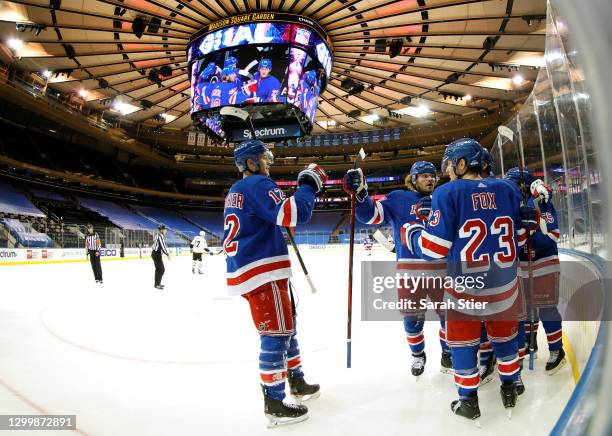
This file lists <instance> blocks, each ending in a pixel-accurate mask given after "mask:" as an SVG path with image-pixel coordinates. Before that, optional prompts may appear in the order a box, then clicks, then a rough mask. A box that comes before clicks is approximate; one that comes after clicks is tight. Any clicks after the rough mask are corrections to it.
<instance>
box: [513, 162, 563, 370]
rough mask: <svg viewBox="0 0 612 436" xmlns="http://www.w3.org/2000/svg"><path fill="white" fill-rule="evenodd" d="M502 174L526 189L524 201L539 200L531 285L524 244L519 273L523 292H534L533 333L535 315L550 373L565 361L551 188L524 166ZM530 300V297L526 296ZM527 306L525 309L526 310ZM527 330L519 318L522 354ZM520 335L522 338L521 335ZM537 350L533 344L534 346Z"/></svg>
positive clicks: (527, 325)
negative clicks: (545, 350)
mask: <svg viewBox="0 0 612 436" xmlns="http://www.w3.org/2000/svg"><path fill="white" fill-rule="evenodd" d="M505 178H506V179H507V180H510V181H512V182H513V183H515V184H516V186H519V187H520V186H521V185H522V186H524V187H525V189H526V190H528V193H526V194H527V195H529V194H530V195H529V197H530V198H529V199H528V200H527V205H529V206H533V205H534V200H535V199H536V198H540V202H539V211H540V216H539V225H538V227H537V229H536V230H535V231H532V232H530V236H529V245H531V263H532V276H533V287H534V289H533V290H532V289H531V287H530V280H529V256H528V252H527V246H525V247H523V250H521V251H520V258H521V277H522V278H523V286H524V288H525V289H526V290H527V292H526V295H527V296H529V295H530V292H532V291H533V292H534V296H533V299H534V302H535V308H536V311H535V315H536V319H535V324H534V327H535V333H534V334H537V327H538V324H539V323H538V319H540V320H542V325H543V326H544V331H545V332H546V339H547V342H548V351H549V358H548V362H547V363H546V371H547V372H548V373H549V374H550V375H553V374H555V373H556V372H557V371H559V369H561V368H562V367H563V365H565V362H566V361H565V350H564V349H563V342H562V340H561V338H562V335H563V331H562V323H561V314H560V313H559V310H558V309H557V305H558V304H559V276H560V272H561V269H560V264H559V252H558V249H557V243H558V242H559V223H558V219H557V211H556V210H555V207H554V206H553V204H552V201H551V199H552V189H551V188H550V187H549V186H548V185H546V184H545V183H544V182H543V181H542V180H540V179H534V177H533V175H532V174H531V172H530V171H529V170H527V169H523V170H521V169H519V168H511V169H509V170H508V172H507V173H506V176H505ZM527 304H528V305H529V304H530V300H529V299H528V300H527ZM530 309H531V307H528V310H527V313H528V314H530V313H531V312H530ZM530 334H531V323H530V322H529V321H527V322H525V321H522V322H521V323H520V324H519V347H520V348H521V355H522V356H525V354H526V351H527V348H528V347H529V340H530ZM523 338H524V339H523ZM536 351H537V348H536Z"/></svg>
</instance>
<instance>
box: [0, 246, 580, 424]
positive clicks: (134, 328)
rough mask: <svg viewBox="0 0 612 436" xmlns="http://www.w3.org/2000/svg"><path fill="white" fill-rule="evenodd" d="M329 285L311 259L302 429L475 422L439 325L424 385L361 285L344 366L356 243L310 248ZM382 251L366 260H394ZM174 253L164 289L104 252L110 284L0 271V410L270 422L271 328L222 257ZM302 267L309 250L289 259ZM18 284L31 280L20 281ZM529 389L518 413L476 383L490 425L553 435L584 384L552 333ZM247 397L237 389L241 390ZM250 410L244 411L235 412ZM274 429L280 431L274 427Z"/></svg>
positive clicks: (302, 301) (144, 266) (127, 419)
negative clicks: (255, 321)
mask: <svg viewBox="0 0 612 436" xmlns="http://www.w3.org/2000/svg"><path fill="white" fill-rule="evenodd" d="M303 255H304V261H305V262H306V264H307V266H308V269H309V271H310V273H311V276H312V279H313V281H314V282H315V284H316V286H317V289H318V291H319V292H318V293H317V294H315V295H313V294H311V293H310V292H309V290H308V285H307V283H306V281H305V280H304V279H303V276H302V275H301V272H300V271H299V268H294V275H295V277H294V280H293V282H294V284H295V287H296V288H297V290H298V299H299V301H298V334H299V341H300V348H301V356H302V362H303V364H304V370H305V373H306V379H307V380H308V381H309V382H314V383H320V384H321V392H322V394H321V397H320V398H319V399H317V400H315V401H314V402H312V403H311V405H310V406H309V407H310V412H309V414H310V419H309V420H307V421H305V422H303V423H300V424H297V425H295V426H292V427H291V428H290V429H289V428H286V429H283V430H280V431H283V432H285V431H286V432H290V433H291V434H299V435H312V434H347V433H350V434H355V435H371V434H383V435H395V434H398V435H399V434H405V431H406V429H423V431H426V432H428V433H430V434H444V433H447V432H449V430H450V429H452V431H453V434H454V435H462V434H465V435H468V434H473V432H474V425H473V423H471V422H466V421H464V420H461V419H459V418H457V417H455V416H453V415H452V414H451V412H450V406H449V405H450V402H451V401H452V400H453V399H455V397H456V391H455V387H454V384H453V381H452V377H451V376H449V375H445V374H442V373H441V372H440V371H439V369H440V368H439V367H440V364H439V360H440V345H439V341H438V327H439V324H438V323H437V322H428V323H427V324H426V328H425V338H426V352H427V364H426V368H425V372H424V374H423V375H422V376H421V378H420V380H419V381H418V382H415V379H414V377H412V376H411V375H410V363H411V356H410V352H409V349H408V345H407V343H406V338H405V334H404V331H403V326H402V324H401V322H362V321H361V317H360V315H359V312H358V311H359V310H360V285H359V280H358V279H357V280H356V283H357V284H356V289H355V292H354V295H355V301H354V302H353V308H354V310H356V311H357V312H356V313H355V314H354V316H353V323H354V324H353V362H352V363H353V367H352V368H351V369H350V370H348V369H346V366H345V365H346V361H345V343H346V337H345V334H346V274H345V271H346V265H347V263H348V255H347V251H346V250H345V249H342V248H340V249H330V248H328V249H324V250H321V249H316V250H309V249H308V248H307V247H305V248H304V251H303ZM390 256H392V255H391V254H388V253H386V252H384V251H382V250H374V252H373V255H372V257H367V255H366V253H365V251H362V250H360V249H359V250H357V252H356V262H355V266H356V268H357V271H356V272H355V277H356V278H358V277H360V271H359V267H360V262H361V261H362V260H370V259H372V260H390V259H392V258H391V257H390ZM204 260H205V269H206V274H205V275H197V274H196V275H192V274H191V259H190V258H189V257H175V258H173V259H172V261H170V262H167V261H166V262H165V263H166V269H167V272H166V275H165V276H164V284H165V285H166V289H165V290H164V291H163V292H159V291H156V290H154V289H153V265H152V261H151V260H150V259H143V260H126V261H114V262H103V264H102V266H103V270H104V285H102V286H100V285H96V284H95V283H94V282H93V278H92V276H91V270H90V268H89V265H88V264H86V263H73V264H54V265H29V266H26V265H19V266H10V267H3V268H2V274H3V279H4V280H5V283H12V285H9V286H5V287H3V289H2V301H3V303H2V305H1V306H0V332H2V333H0V374H1V375H0V379H1V381H2V383H0V407H2V410H3V411H5V412H6V413H39V411H38V410H36V409H35V408H34V407H33V406H32V405H33V404H35V405H37V407H39V408H42V409H44V410H45V411H47V412H48V413H69V414H76V415H77V427H78V428H79V429H81V430H82V431H83V432H84V433H87V434H113V435H134V434H147V435H167V434H181V435H192V434H193V435H196V434H202V432H205V433H206V434H215V435H224V434H227V435H230V434H232V435H235V434H251V435H253V434H254V435H257V434H262V435H263V434H268V431H269V430H267V429H266V427H265V419H264V417H263V413H262V406H263V400H262V396H261V392H260V389H259V371H258V365H257V359H258V355H259V338H258V335H257V332H256V330H255V328H254V326H253V325H252V322H251V319H250V314H249V310H248V305H247V303H246V302H245V301H244V300H243V299H242V298H240V297H236V298H228V297H226V295H225V285H224V279H225V277H224V269H225V265H224V259H223V258H222V256H211V257H208V256H207V257H205V258H204ZM293 263H294V265H297V261H296V260H295V259H294V260H293ZM17 284H19V285H17ZM539 345H540V358H539V359H538V360H537V361H536V368H535V371H528V370H525V371H524V372H523V379H524V381H525V385H526V392H525V394H524V395H523V396H521V397H520V400H519V403H518V405H517V407H516V408H515V410H514V414H513V418H512V420H511V421H509V420H508V418H507V415H506V413H505V411H504V409H503V407H502V405H501V400H500V397H499V382H498V381H497V380H494V381H493V382H492V383H489V384H487V385H486V386H483V387H482V388H481V389H480V393H479V396H480V405H481V411H482V417H481V418H480V422H481V425H482V427H483V429H484V430H485V431H487V432H488V433H489V432H491V433H492V432H495V433H496V434H498V435H506V434H508V435H516V434H534V435H538V434H548V432H549V431H550V429H552V427H553V425H554V422H555V421H556V419H557V417H558V416H559V414H560V413H561V410H562V408H563V406H564V404H565V403H566V402H567V399H568V398H569V395H570V394H571V391H572V389H573V381H572V377H571V370H570V369H569V366H568V365H566V367H564V368H563V369H562V370H561V371H560V372H559V373H558V374H557V375H555V376H554V377H549V376H547V375H546V374H545V371H544V365H545V362H546V359H547V357H548V353H547V351H546V344H545V342H544V338H543V337H542V338H541V341H540V344H539ZM237 400H238V401H237ZM237 407H238V408H239V410H240V418H239V419H236V418H237V416H236V410H237V409H236V408H237ZM277 431H278V430H277Z"/></svg>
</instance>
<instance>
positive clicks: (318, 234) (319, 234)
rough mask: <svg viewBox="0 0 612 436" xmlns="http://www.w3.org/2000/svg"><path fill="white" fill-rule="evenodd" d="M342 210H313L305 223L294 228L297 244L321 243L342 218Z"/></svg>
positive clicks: (324, 242)
mask: <svg viewBox="0 0 612 436" xmlns="http://www.w3.org/2000/svg"><path fill="white" fill-rule="evenodd" d="M342 215H343V213H342V212H336V211H334V212H319V211H315V212H313V214H312V218H311V219H310V221H309V222H308V223H306V224H300V225H298V226H297V227H296V229H295V241H296V242H297V243H298V244H310V245H323V244H327V243H328V242H329V238H330V236H331V234H332V232H333V230H334V229H335V228H336V226H337V225H338V223H339V222H340V220H341V219H342Z"/></svg>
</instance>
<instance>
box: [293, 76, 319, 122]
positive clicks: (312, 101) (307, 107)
mask: <svg viewBox="0 0 612 436" xmlns="http://www.w3.org/2000/svg"><path fill="white" fill-rule="evenodd" d="M318 86H319V83H318V80H317V72H316V71H313V70H310V71H306V72H305V73H304V76H303V77H302V80H301V81H300V86H299V89H298V95H297V99H296V100H297V104H298V107H299V108H300V109H301V110H302V112H304V113H305V114H306V116H307V117H308V119H310V120H313V119H314V116H315V112H316V111H317V104H318V101H317V97H318V90H317V87H318Z"/></svg>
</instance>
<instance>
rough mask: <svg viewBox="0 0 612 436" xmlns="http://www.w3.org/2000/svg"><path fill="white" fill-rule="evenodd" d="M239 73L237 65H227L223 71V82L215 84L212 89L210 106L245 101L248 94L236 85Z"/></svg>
mask: <svg viewBox="0 0 612 436" xmlns="http://www.w3.org/2000/svg"><path fill="white" fill-rule="evenodd" d="M237 74H238V69H237V68H236V67H227V68H224V69H223V70H222V71H221V82H217V83H216V84H214V85H213V86H212V88H211V91H210V107H222V106H228V105H235V104H240V103H244V101H245V100H246V95H245V94H244V93H243V92H242V90H241V88H239V87H238V86H237V85H236V77H237Z"/></svg>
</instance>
